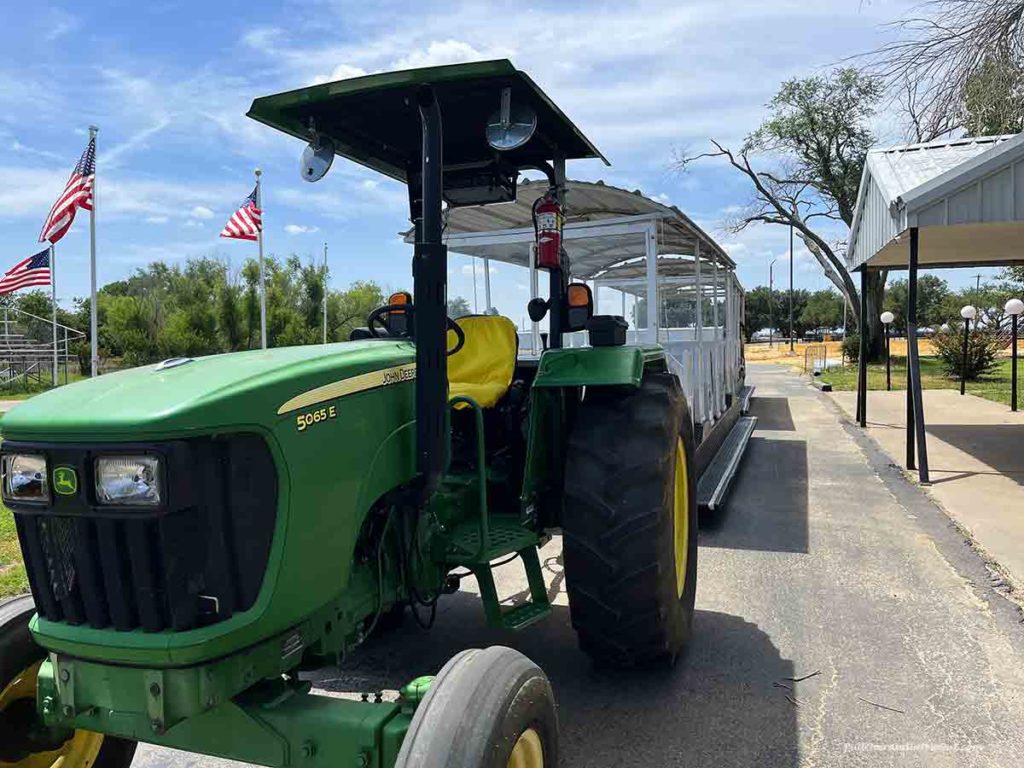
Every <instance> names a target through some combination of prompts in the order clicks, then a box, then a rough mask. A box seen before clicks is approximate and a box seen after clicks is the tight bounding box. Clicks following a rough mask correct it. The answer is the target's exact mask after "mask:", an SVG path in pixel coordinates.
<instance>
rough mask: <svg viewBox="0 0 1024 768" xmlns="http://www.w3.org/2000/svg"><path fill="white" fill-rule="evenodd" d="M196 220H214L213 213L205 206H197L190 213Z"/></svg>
mask: <svg viewBox="0 0 1024 768" xmlns="http://www.w3.org/2000/svg"><path fill="white" fill-rule="evenodd" d="M189 213H190V214H191V216H192V218H194V219H212V218H213V211H211V210H210V209H209V208H207V207H206V206H205V205H197V206H195V207H194V208H192V210H191V211H190V212H189Z"/></svg>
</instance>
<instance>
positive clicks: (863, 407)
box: [857, 266, 868, 427]
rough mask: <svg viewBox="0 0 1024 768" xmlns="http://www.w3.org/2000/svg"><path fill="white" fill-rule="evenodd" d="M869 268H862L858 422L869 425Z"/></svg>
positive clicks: (858, 359)
mask: <svg viewBox="0 0 1024 768" xmlns="http://www.w3.org/2000/svg"><path fill="white" fill-rule="evenodd" d="M867 295H868V268H867V267H866V266H864V267H861V270H860V351H859V353H858V355H857V422H858V423H859V424H860V426H861V427H866V426H867V425H868V407H867V406H868V392H867V389H868V335H867V327H868V302H867Z"/></svg>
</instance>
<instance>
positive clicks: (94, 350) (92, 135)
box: [50, 125, 100, 376]
mask: <svg viewBox="0 0 1024 768" xmlns="http://www.w3.org/2000/svg"><path fill="white" fill-rule="evenodd" d="M99 130H100V129H99V127H98V126H95V125H90V126H89V141H95V140H96V134H97V133H98V132H99ZM94 159H95V157H94ZM96 165H97V166H98V165H99V163H98V162H97V163H96ZM50 274H51V275H52V274H53V265H52V264H51V265H50ZM89 285H90V289H91V290H90V294H89V296H90V298H89V334H90V337H91V338H90V340H89V341H90V344H89V347H90V348H89V357H90V370H89V374H90V375H91V376H96V375H97V374H98V373H99V367H100V353H99V343H100V340H99V327H98V325H99V323H98V322H97V319H96V318H97V317H98V315H97V308H96V174H94V175H93V180H92V210H91V211H89ZM55 290H56V289H55ZM54 295H55V296H56V294H54ZM56 305H57V304H56V299H54V312H55V313H56V311H57V310H56ZM55 316H56V315H55ZM56 328H57V327H56V325H55V326H54V333H56Z"/></svg>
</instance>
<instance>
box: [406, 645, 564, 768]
mask: <svg viewBox="0 0 1024 768" xmlns="http://www.w3.org/2000/svg"><path fill="white" fill-rule="evenodd" d="M557 765H558V716H557V714H556V712H555V697H554V694H553V693H552V692H551V684H550V683H549V682H548V678H547V676H546V675H545V674H544V672H543V671H541V669H540V667H538V666H537V665H536V664H534V663H533V662H532V661H530V660H529V659H528V658H526V657H525V656H524V655H523V654H521V653H519V652H518V651H514V650H512V649H511V648H504V647H502V646H497V645H496V646H491V647H490V648H484V649H483V650H480V649H472V650H468V651H462V652H461V653H458V654H456V655H455V656H453V657H452V658H451V659H449V661H448V663H447V664H445V665H444V667H442V668H441V671H440V672H439V673H438V674H437V677H435V678H434V680H433V682H431V684H430V688H429V689H428V690H427V695H426V696H424V697H423V701H422V702H421V703H420V705H419V706H418V707H417V708H416V714H414V715H413V718H412V722H411V723H410V724H409V730H408V732H407V733H406V736H405V740H404V741H403V742H402V749H401V751H400V752H399V753H398V760H397V761H396V762H395V768H413V766H415V768H554V766H557Z"/></svg>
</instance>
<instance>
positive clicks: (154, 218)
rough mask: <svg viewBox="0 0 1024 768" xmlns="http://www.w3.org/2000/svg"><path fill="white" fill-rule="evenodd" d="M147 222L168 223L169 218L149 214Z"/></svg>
mask: <svg viewBox="0 0 1024 768" xmlns="http://www.w3.org/2000/svg"><path fill="white" fill-rule="evenodd" d="M146 222H147V223H148V224H166V223H167V222H168V218H167V217H166V216H147V217H146Z"/></svg>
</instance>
